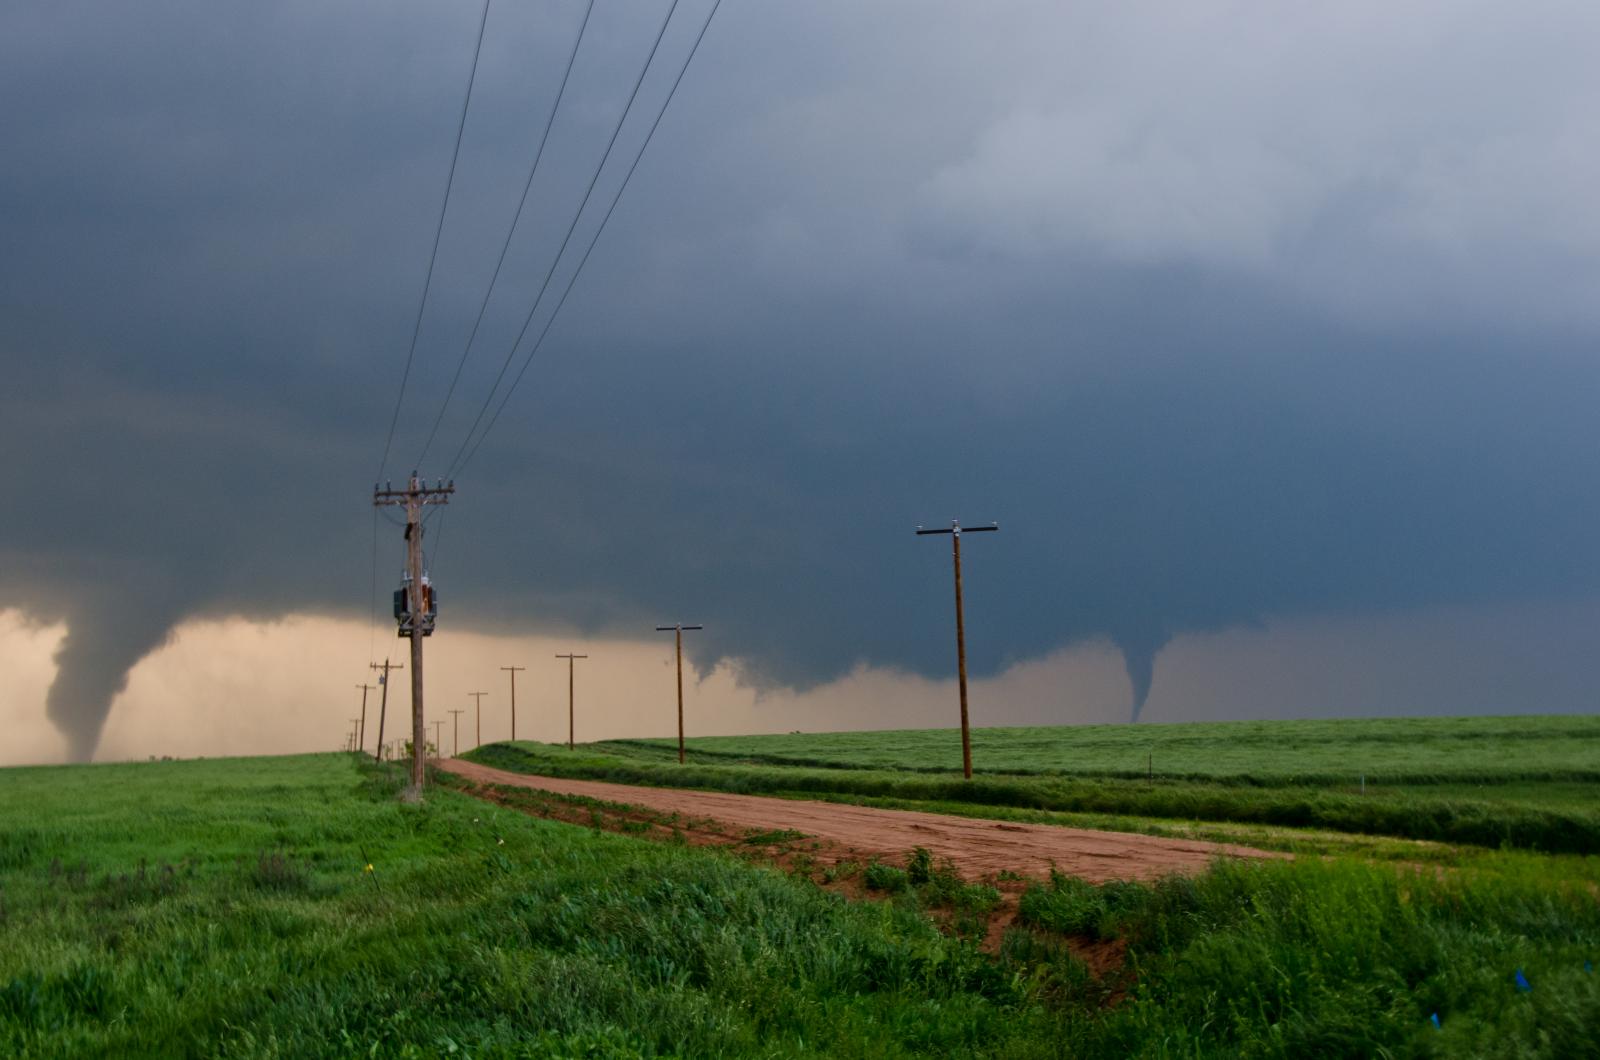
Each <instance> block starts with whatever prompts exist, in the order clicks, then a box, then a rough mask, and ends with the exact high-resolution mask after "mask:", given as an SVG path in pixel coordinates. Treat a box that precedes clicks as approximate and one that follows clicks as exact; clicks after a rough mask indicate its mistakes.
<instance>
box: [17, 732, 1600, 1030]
mask: <svg viewBox="0 0 1600 1060" xmlns="http://www.w3.org/2000/svg"><path fill="white" fill-rule="evenodd" d="M485 752H486V753H491V754H496V755H499V756H501V757H502V758H504V757H507V756H517V755H520V756H521V757H522V759H523V760H524V761H525V762H526V763H534V764H536V763H537V762H539V761H540V760H543V759H551V758H556V757H558V754H557V752H555V751H554V750H553V749H540V748H534V749H533V750H532V751H530V752H526V753H525V752H523V751H519V750H517V749H512V748H504V747H500V748H495V749H485ZM559 754H560V755H567V752H565V751H564V750H563V751H561V752H559ZM603 757H604V756H596V755H594V754H593V752H592V751H589V752H578V753H576V754H572V755H567V759H568V761H569V762H578V761H583V760H586V759H597V758H603ZM635 765H636V766H637V767H638V768H650V769H661V768H666V767H665V766H660V765H655V764H651V763H648V762H639V761H637V760H635ZM672 768H674V769H675V768H676V767H675V766H673V767H672ZM692 768H694V769H702V770H704V769H713V770H728V771H741V770H742V771H755V770H757V769H758V767H753V766H730V765H725V766H714V767H713V766H702V767H692ZM759 768H760V769H762V770H765V771H767V772H769V773H770V772H777V773H782V772H784V770H781V769H780V770H774V769H773V768H772V767H759ZM803 772H807V773H808V774H809V773H816V774H826V775H834V776H837V775H852V774H853V773H855V772H866V773H870V774H871V775H877V773H878V772H882V771H849V770H837V769H823V770H807V771H803ZM729 775H730V776H732V775H734V774H733V773H730V774H729ZM891 775H892V774H891ZM906 775H907V776H911V777H913V779H919V780H921V781H923V782H941V783H942V782H943V781H939V780H938V778H928V777H925V776H920V775H914V774H906ZM400 782H401V781H400V776H399V770H398V769H395V768H393V767H378V766H374V765H372V764H370V763H367V762H365V761H363V760H359V759H357V758H356V757H354V756H347V755H316V756H301V757H289V758H263V759H234V760H216V761H202V762H163V763H148V764H127V765H104V766H72V767H51V768H27V769H7V770H0V1055H5V1056H23V1057H58V1056H118V1057H123V1056H251V1057H255V1056H282V1057H302V1056H354V1055H358V1054H359V1055H362V1056H378V1057H409V1056H442V1055H461V1056H474V1057H613V1056H616V1057H621V1056H694V1057H699V1056H726V1057H743V1056H762V1057H786V1056H828V1057H893V1056H929V1055H939V1056H994V1057H1024V1058H1025V1057H1035V1056H1038V1057H1044V1056H1050V1057H1068V1056H1081V1057H1122V1056H1151V1057H1158V1056H1215V1057H1233V1056H1272V1057H1295V1056H1307V1055H1325V1056H1373V1055H1388V1056H1440V1057H1445V1056H1450V1057H1455V1056H1473V1055H1507V1056H1510V1055H1526V1056H1551V1057H1560V1056H1572V1055H1582V1054H1583V1053H1584V1052H1585V1051H1586V1050H1589V1049H1592V1045H1593V1028H1594V1027H1595V1026H1600V978H1597V977H1596V976H1595V974H1594V973H1593V972H1592V971H1591V970H1589V969H1590V968H1592V966H1593V964H1594V963H1596V962H1600V902H1597V899H1596V893H1597V891H1596V882H1597V880H1600V864H1597V862H1600V859H1596V858H1595V857H1593V856H1578V855H1565V856H1546V855H1541V854H1535V853H1526V852H1517V851H1503V852H1494V851H1486V850H1480V851H1478V852H1477V853H1476V854H1474V855H1473V856H1472V857H1470V858H1467V859H1464V860H1463V861H1462V862H1461V863H1460V865H1459V866H1458V867H1452V868H1447V869H1440V868H1437V867H1431V866H1429V867H1424V866H1419V865H1415V864H1411V863H1407V862H1404V861H1401V862H1393V861H1390V862H1375V861H1373V860H1371V859H1369V858H1366V857H1357V856H1341V857H1310V858H1302V859H1298V860H1296V861H1294V862H1289V863H1271V864H1246V863H1234V864H1219V865H1218V866H1217V867H1216V868H1215V869H1213V870H1212V871H1211V872H1209V873H1208V874H1206V875H1204V876H1202V877H1200V878H1198V879H1181V878H1174V879H1171V880H1168V881H1163V882H1161V883H1159V884H1155V885H1149V886H1142V885H1131V884H1130V885H1108V886H1106V887H1101V888H1095V887H1090V886H1087V885H1084V884H1081V883H1078V882H1077V881H1074V880H1070V879H1067V878H1064V877H1057V878H1055V879H1052V880H1048V881H1037V882H1036V883H1034V884H1032V885H1029V886H1028V888H1027V890H1026V892H1025V893H1024V894H1022V895H1021V899H1020V903H1021V904H1020V906H1019V917H1018V922H1017V924H1016V925H1015V926H1013V927H1012V928H1011V929H1010V930H1009V931H1008V932H1007V934H1006V935H1005V937H1004V941H1003V944H1002V945H1001V947H1000V951H999V953H998V954H988V953H984V952H981V951H980V950H979V949H978V948H977V947H976V946H975V945H974V944H973V943H972V942H971V941H967V940H964V939H963V938H960V937H954V936H952V935H949V934H946V933H943V932H941V930H940V929H939V928H938V927H937V926H936V924H935V922H934V921H933V920H931V919H930V918H929V916H928V915H927V912H928V910H930V909H932V908H935V907H936V906H937V905H938V903H939V901H941V899H940V897H939V896H938V895H937V894H935V893H934V892H935V891H937V890H939V888H940V887H941V886H943V885H942V884H940V883H939V878H938V876H937V874H935V876H934V877H932V878H930V877H929V876H928V874H927V871H926V870H925V869H924V870H923V871H922V875H921V876H920V877H919V876H918V862H917V860H916V859H915V858H913V857H909V854H910V852H907V853H908V859H907V861H906V863H905V868H904V869H899V870H891V868H890V867H889V866H882V867H880V868H876V869H871V870H870V871H869V872H868V873H867V879H868V882H869V884H871V885H872V886H874V887H876V888H877V890H876V891H874V892H873V893H874V894H876V895H878V897H877V899H876V900H870V901H848V900H846V899H844V898H843V897H841V896H839V895H837V894H833V893H829V892H827V891H825V890H822V889H820V888H819V887H818V886H817V885H815V884H813V883H811V882H810V881H809V880H807V879H805V878H799V877H791V876H788V875H785V874H784V873H782V872H780V871H778V870H776V869H773V868H766V867H762V866H760V865H753V864H748V863H746V862H744V861H741V860H738V859H737V858H735V857H733V856H731V855H729V854H726V853H718V852H714V851H708V850H699V849H691V848H688V847H684V846H680V845H674V844H672V843H664V842H651V841H647V840H645V839H640V838H633V837H630V836H624V835H615V834H610V833H605V832H601V831H598V830H595V829H590V828H583V827H578V826H574V825H567V824H561V823H557V822H552V821H546V820H540V819H537V818H534V817H530V816H524V815H523V814H521V813H518V812H515V811H513V810H510V809H505V808H501V807H497V806H494V805H491V804H488V803H483V802H479V801H476V800H473V799H471V798H469V797H467V796H465V795H463V794H460V793H458V792H456V791H453V790H449V789H448V788H444V787H438V788H435V789H433V790H432V791H431V792H430V794H429V797H428V800H427V802H426V803H425V804H424V805H422V806H414V805H408V804H406V803H403V802H401V801H400V800H399V799H398V798H397V795H398V791H399V785H400ZM1523 783H1526V782H1523ZM1565 783H1572V782H1570V781H1569V782H1565ZM953 808H957V809H963V810H967V811H970V810H971V809H972V807H971V806H969V805H965V804H963V805H960V806H953ZM991 809H993V810H995V812H1000V811H1001V810H1004V812H1013V813H1019V814H1021V813H1048V812H1049V811H1032V810H1024V809H1015V808H1013V809H1006V808H1000V807H995V808H991ZM369 865H370V866H371V869H370V870H369V869H368V866H369ZM1104 944H1114V945H1115V946H1117V947H1125V948H1126V949H1125V964H1124V965H1123V966H1122V969H1121V971H1115V972H1107V973H1105V974H1104V975H1102V976H1100V977H1097V976H1096V975H1095V974H1093V973H1092V972H1091V970H1090V968H1089V966H1087V965H1085V964H1084V963H1082V961H1081V960H1080V959H1079V957H1078V956H1077V954H1078V953H1080V952H1082V947H1083V946H1085V945H1104ZM1119 952H1120V951H1119ZM1519 972H1520V974H1521V975H1522V977H1523V981H1524V982H1525V983H1527V984H1528V986H1529V989H1526V990H1524V989H1522V988H1521V987H1520V986H1519V985H1518V982H1517V979H1516V977H1517V975H1518V974H1519ZM1435 1015H1437V1017H1438V1024H1437V1025H1435V1023H1434V1020H1433V1017H1434V1016H1435Z"/></svg>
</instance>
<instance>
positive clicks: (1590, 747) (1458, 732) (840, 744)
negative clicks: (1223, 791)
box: [592, 715, 1600, 785]
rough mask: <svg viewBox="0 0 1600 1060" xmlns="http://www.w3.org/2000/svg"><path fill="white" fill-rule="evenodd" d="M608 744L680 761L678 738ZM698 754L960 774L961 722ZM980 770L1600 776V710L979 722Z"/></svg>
mask: <svg viewBox="0 0 1600 1060" xmlns="http://www.w3.org/2000/svg"><path fill="white" fill-rule="evenodd" d="M592 746H594V747H595V748H596V749H597V750H604V751H607V752H614V753H623V754H630V755H638V756H641V757H648V758H652V759H655V760H658V761H667V760H669V759H672V758H675V757H676V755H677V742H676V741H675V740H611V741H607V742H604V743H599V744H594V745H592ZM690 747H691V748H692V749H693V750H694V752H695V756H696V759H697V760H705V761H727V762H742V763H747V764H759V765H778V766H797V767H817V768H833V769H868V770H893V771H902V772H906V771H909V772H917V773H959V772H960V771H961V737H960V733H959V732H958V731H956V730H955V729H913V730H898V731H887V732H829V733H790V734H785V735H773V736H706V737H698V738H696V739H694V740H692V741H690ZM972 758H973V764H974V769H975V770H976V771H978V772H980V773H1004V774H1011V775H1024V776H1026V775H1040V776H1080V777H1120V778H1126V779H1138V778H1142V777H1145V776H1147V775H1148V772H1149V771H1150V770H1152V769H1153V770H1154V771H1155V773H1156V774H1157V775H1158V776H1161V777H1163V778H1168V779H1175V780H1217V781H1231V782H1245V783H1258V784H1317V785H1333V784H1337V785H1356V784H1359V782H1360V780H1361V778H1362V777H1363V776H1364V777H1365V778H1366V780H1367V782H1368V783H1369V784H1397V785H1414V784H1433V783H1475V782H1487V783H1495V784H1499V783H1505V782H1508V781H1511V780H1523V779H1526V780H1541V781H1543V780H1577V781H1584V782H1600V717H1589V716H1583V715H1577V716H1542V717H1533V716H1526V717H1487V718H1370V719H1368V718H1364V719H1341V720H1334V721H1327V720H1317V721H1228V722H1197V723H1190V724H1177V725H1074V726H1049V727H1034V728H997V729H974V730H973V732H972Z"/></svg>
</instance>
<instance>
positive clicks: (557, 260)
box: [450, 0, 678, 469]
mask: <svg viewBox="0 0 1600 1060" xmlns="http://www.w3.org/2000/svg"><path fill="white" fill-rule="evenodd" d="M677 10H678V0H672V6H670V7H669V8H667V17H666V18H664V19H662V20H661V28H660V29H659V30H657V31H656V39H655V42H654V43H653V44H651V45H650V54H649V55H647V56H645V60H644V65H643V66H642V67H640V68H639V76H638V77H637V78H635V79H634V82H633V91H632V92H630V93H628V103H627V105H626V106H625V107H623V108H622V116H621V117H619V118H618V119H617V125H616V128H614V129H612V130H611V139H610V140H608V141H607V142H606V150H605V153H604V154H603V155H601V156H600V164H599V165H597V166H596V167H595V170H594V176H593V177H591V178H590V179H589V186H588V188H586V189H585V190H584V193H583V201H582V202H580V203H578V210H577V212H576V213H574V214H573V215H572V223H571V224H570V225H568V226H567V233H566V235H565V236H563V237H562V239H561V246H560V247H559V248H558V249H557V250H556V254H555V257H554V258H552V259H551V261H550V268H549V269H547V270H546V271H545V274H544V280H543V282H541V283H540V284H539V293H538V294H537V295H535V296H534V299H533V306H532V308H530V309H529V310H528V315H527V317H526V319H524V320H523V322H522V329H521V330H520V331H518V332H517V337H516V339H515V340H514V341H513V342H512V343H511V348H510V349H509V350H507V351H506V359H505V363H504V364H502V365H501V366H500V371H499V373H498V374H497V375H496V376H495V377H494V385H493V386H491V387H490V388H489V393H488V394H487V395H485V396H484V399H483V405H482V407H481V408H479V409H478V414H477V416H475V417H473V420H472V426H471V427H468V428H467V436H466V437H465V438H464V439H462V442H461V447H460V448H459V449H457V450H456V455H455V456H454V457H453V458H452V459H451V461H450V466H451V468H452V469H453V468H454V467H455V466H456V465H457V463H458V462H459V461H460V460H461V455H462V453H464V452H465V451H466V449H467V446H468V444H469V443H471V441H472V435H473V433H474V432H476V431H477V429H478V425H479V424H480V423H482V422H483V414H484V413H486V412H488V411H489V406H490V405H491V404H493V403H494V395H495V392H496V391H497V390H499V389H500V383H501V381H502V380H504V379H505V376H506V369H508V368H510V367H511V362H512V361H513V360H515V359H516V356H517V347H518V346H520V345H522V340H523V338H524V337H525V336H526V335H527V334H528V328H529V327H530V326H531V325H532V324H533V318H534V315H535V314H537V313H538V312H539V306H540V305H541V304H543V302H544V295H545V292H546V291H547V290H549V288H550V279H551V277H553V276H554V275H555V272H556V267H557V266H559V265H560V264H561V258H562V256H563V255H565V254H566V252H567V244H569V243H570V242H571V241H572V233H573V232H574V231H576V230H577V228H578V222H579V221H580V220H582V219H583V211H584V209H585V207H587V206H588V205H589V198H590V196H592V195H593V194H594V188H595V185H596V184H598V183H599V181H600V174H601V173H602V172H604V171H605V168H606V162H607V161H609V160H610V158H611V151H612V149H613V148H615V147H616V145H617V137H618V136H619V135H620V134H621V133H622V127H623V125H625V124H627V121H628V115H629V114H631V113H633V103H634V100H636V99H637V98H638V97H639V87H640V86H641V85H643V84H644V79H645V75H646V74H648V73H649V72H650V64H651V63H652V62H654V61H655V57H656V51H657V50H658V49H659V48H660V47H661V39H662V38H663V37H665V36H666V35H667V26H668V25H669V24H671V22H672V16H673V13H674V12H676V11H677Z"/></svg>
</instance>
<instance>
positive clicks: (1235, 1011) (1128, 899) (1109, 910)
mask: <svg viewBox="0 0 1600 1060" xmlns="http://www.w3.org/2000/svg"><path fill="white" fill-rule="evenodd" d="M1021 919H1022V920H1023V922H1025V923H1028V924H1031V925H1033V926H1035V927H1036V928H1041V929H1044V930H1045V931H1047V932H1065V933H1068V934H1072V935H1077V936H1082V937H1089V938H1095V939H1120V940H1122V941H1123V942H1125V943H1126V944H1127V946H1128V968H1129V975H1130V979H1131V986H1130V990H1131V996H1130V997H1129V999H1128V1001H1127V1003H1126V1004H1124V1005H1122V1006H1120V1007H1119V1008H1117V1009H1116V1010H1115V1011H1114V1013H1113V1014H1112V1015H1110V1016H1109V1017H1108V1018H1106V1019H1104V1020H1101V1021H1091V1022H1088V1023H1083V1024H1078V1025H1075V1026H1074V1027H1073V1028H1072V1034H1073V1036H1074V1037H1073V1039H1072V1040H1073V1043H1074V1045H1075V1046H1076V1047H1080V1048H1082V1049H1083V1050H1084V1051H1085V1052H1094V1053H1097V1054H1099V1055H1114V1054H1115V1053H1117V1052H1118V1051H1121V1052H1122V1053H1124V1054H1125V1055H1130V1056H1131V1055H1140V1054H1152V1053H1154V1054H1157V1055H1170V1056H1191V1055H1213V1056H1227V1055H1237V1056H1283V1057H1303V1056H1350V1057H1368V1056H1407V1055H1410V1056H1440V1057H1446V1056H1449V1057H1456V1056H1481V1055H1504V1056H1525V1055H1544V1056H1559V1057H1566V1056H1585V1055H1593V1052H1594V1048H1595V1045H1594V1042H1595V1040H1594V1033H1595V1028H1596V1027H1600V980H1597V979H1596V977H1595V975H1594V973H1593V972H1592V970H1591V969H1592V968H1593V966H1594V962H1595V961H1596V959H1597V955H1600V907H1597V905H1596V901H1595V896H1594V894H1593V892H1592V889H1591V888H1589V887H1586V886H1584V885H1583V884H1582V883H1581V882H1577V881H1573V882H1570V883H1565V884H1562V883H1557V882H1553V881H1552V880H1551V879H1550V878H1549V877H1548V876H1547V874H1545V873H1543V872H1541V871H1539V870H1537V869H1534V870H1529V869H1528V868H1527V867H1526V866H1525V865H1521V864H1519V865H1517V866H1515V867H1511V868H1508V869H1506V870H1505V871H1502V872H1499V873H1496V874H1493V875H1476V874H1463V873H1456V874H1450V875H1439V874H1435V873H1407V872H1404V871H1402V872H1394V871H1379V870H1376V869H1374V868H1373V867H1371V866H1368V865H1363V864H1360V863H1358V862H1330V861H1325V860H1322V859H1310V860H1304V861H1301V862H1298V863H1294V864H1268V865H1249V864H1243V863H1230V864H1221V865H1218V866H1217V867H1216V868H1214V869H1213V870H1212V871H1211V872H1210V873H1208V874H1207V875H1205V876H1203V877H1200V878H1196V879H1188V878H1183V877H1174V878H1171V879H1168V880H1164V881H1162V882H1160V883H1158V884H1156V885H1153V886H1142V885H1138V884H1120V885H1117V884H1114V885H1108V886H1106V887H1102V888H1095V887H1090V886H1088V885H1086V884H1083V883H1081V882H1080V881H1077V880H1073V879H1069V878H1067V877H1062V876H1056V877H1055V878H1053V879H1052V881H1051V882H1050V884H1049V885H1048V886H1041V887H1035V888H1033V889H1032V890H1030V891H1029V892H1028V893H1027V894H1026V895H1024V897H1023V900H1022V906H1021ZM1519 974H1521V975H1522V977H1523V980H1524V982H1526V983H1527V984H1528V986H1529V987H1530V989H1527V990H1523V989H1522V988H1520V987H1519V985H1518V982H1517V979H1516V977H1517V976H1518V975H1519ZM1435 1017H1437V1019H1438V1024H1437V1025H1435V1023H1434V1018H1435Z"/></svg>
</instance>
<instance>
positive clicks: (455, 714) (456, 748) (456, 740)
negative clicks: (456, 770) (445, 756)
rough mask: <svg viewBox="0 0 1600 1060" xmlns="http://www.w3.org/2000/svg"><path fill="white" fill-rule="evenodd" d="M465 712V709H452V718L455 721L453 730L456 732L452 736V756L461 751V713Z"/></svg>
mask: <svg viewBox="0 0 1600 1060" xmlns="http://www.w3.org/2000/svg"><path fill="white" fill-rule="evenodd" d="M465 713H466V710H465V709H462V710H452V711H450V714H451V716H452V717H451V720H452V721H453V722H454V723H455V725H454V728H453V730H452V731H453V732H454V736H452V737H451V739H452V743H451V746H450V757H452V758H454V757H455V756H456V755H458V754H460V753H461V715H463V714H465Z"/></svg>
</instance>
